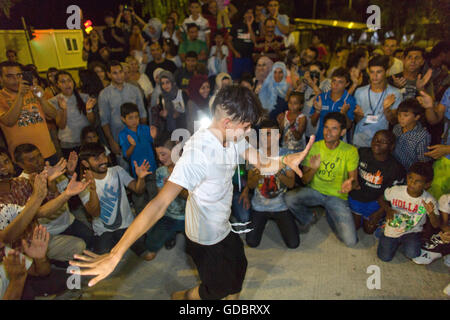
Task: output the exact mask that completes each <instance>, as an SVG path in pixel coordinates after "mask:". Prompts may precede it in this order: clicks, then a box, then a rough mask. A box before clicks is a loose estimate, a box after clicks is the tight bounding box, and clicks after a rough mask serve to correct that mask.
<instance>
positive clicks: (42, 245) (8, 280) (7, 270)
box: [0, 210, 67, 300]
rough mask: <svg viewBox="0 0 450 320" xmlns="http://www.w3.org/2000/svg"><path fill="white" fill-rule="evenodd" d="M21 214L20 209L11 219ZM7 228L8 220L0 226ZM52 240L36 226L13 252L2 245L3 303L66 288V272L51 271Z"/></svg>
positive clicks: (0, 293) (0, 295) (0, 282)
mask: <svg viewBox="0 0 450 320" xmlns="http://www.w3.org/2000/svg"><path fill="white" fill-rule="evenodd" d="M10 213H11V211H10ZM19 213H21V212H19V210H17V211H16V212H15V214H13V215H11V216H10V217H11V218H13V219H14V220H15V219H16V218H17V217H18V216H20V215H19ZM14 215H15V217H14ZM7 227H8V225H7V221H3V222H2V223H0V230H1V229H4V228H7ZM31 231H32V232H31ZM49 239H50V234H49V233H48V232H47V230H46V229H45V227H43V226H36V227H35V228H34V230H33V229H31V230H30V232H29V235H28V234H24V235H23V239H22V241H21V243H20V242H19V244H18V245H16V246H14V249H12V248H11V247H9V246H4V244H3V243H1V242H0V252H2V251H4V258H3V261H1V259H0V300H20V299H22V300H32V299H34V298H35V297H36V296H44V295H49V294H58V293H62V292H63V291H64V290H65V289H67V287H66V281H67V280H66V278H67V275H66V273H65V271H64V270H52V269H51V266H50V262H49V260H48V259H47V256H46V252H47V248H48V242H49ZM2 256H3V254H0V258H1V257H2Z"/></svg>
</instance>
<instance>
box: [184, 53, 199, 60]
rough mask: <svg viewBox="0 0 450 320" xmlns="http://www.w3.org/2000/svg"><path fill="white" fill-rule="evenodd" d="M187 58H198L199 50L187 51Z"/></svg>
mask: <svg viewBox="0 0 450 320" xmlns="http://www.w3.org/2000/svg"><path fill="white" fill-rule="evenodd" d="M187 58H195V59H198V54H197V52H195V51H188V52H187V53H186V59H187Z"/></svg>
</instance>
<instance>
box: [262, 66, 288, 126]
mask: <svg viewBox="0 0 450 320" xmlns="http://www.w3.org/2000/svg"><path fill="white" fill-rule="evenodd" d="M286 77H287V70H286V65H285V64H284V63H283V62H276V63H274V65H273V67H272V71H271V72H270V73H269V75H268V76H267V78H266V79H265V80H264V83H263V85H262V87H261V90H260V91H259V100H261V103H262V105H263V107H264V109H266V110H267V111H268V112H269V118H270V119H272V120H276V119H277V116H278V115H279V114H280V113H282V112H284V111H286V110H287V102H286V96H287V93H288V90H289V84H288V83H287V82H286Z"/></svg>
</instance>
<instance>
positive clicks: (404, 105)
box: [397, 98, 423, 116]
mask: <svg viewBox="0 0 450 320" xmlns="http://www.w3.org/2000/svg"><path fill="white" fill-rule="evenodd" d="M399 112H412V113H414V115H415V116H417V115H420V116H422V114H423V108H422V106H421V105H420V103H419V101H417V99H416V98H408V99H405V100H403V101H402V102H401V103H400V104H399V106H398V109H397V113H399Z"/></svg>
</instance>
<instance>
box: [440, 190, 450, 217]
mask: <svg viewBox="0 0 450 320" xmlns="http://www.w3.org/2000/svg"><path fill="white" fill-rule="evenodd" d="M439 211H442V212H444V213H450V193H447V194H443V195H442V196H441V197H440V198H439Z"/></svg>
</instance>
